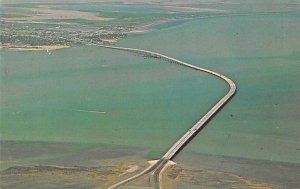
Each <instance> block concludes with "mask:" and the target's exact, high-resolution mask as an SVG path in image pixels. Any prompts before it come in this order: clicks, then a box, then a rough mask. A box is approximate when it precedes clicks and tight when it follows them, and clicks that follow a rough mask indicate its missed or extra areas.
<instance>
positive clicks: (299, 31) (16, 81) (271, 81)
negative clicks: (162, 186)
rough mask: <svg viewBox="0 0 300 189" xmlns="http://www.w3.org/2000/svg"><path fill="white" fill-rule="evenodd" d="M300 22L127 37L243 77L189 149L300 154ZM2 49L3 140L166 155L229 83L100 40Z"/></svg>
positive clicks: (214, 24)
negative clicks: (82, 44)
mask: <svg viewBox="0 0 300 189" xmlns="http://www.w3.org/2000/svg"><path fill="white" fill-rule="evenodd" d="M299 23H300V17H299V15H298V14H295V13H293V14H289V13H281V14H280V13H277V14H269V15H256V16H255V15H248V16H245V15H244V16H223V17H219V18H206V19H200V20H198V21H193V22H188V23H184V24H182V25H175V26H174V27H163V26H160V28H162V30H161V31H160V30H157V31H154V32H148V33H146V34H139V35H132V36H129V37H128V38H127V39H125V40H122V41H121V42H119V43H118V45H121V46H129V47H135V48H142V49H149V50H153V51H156V52H161V53H163V54H166V55H170V56H173V57H176V58H179V59H182V60H185V61H187V62H189V63H193V64H196V65H199V66H202V67H205V68H211V69H212V70H215V71H219V72H221V73H224V74H226V75H228V76H229V77H231V78H232V79H234V80H235V81H236V83H237V85H238V93H237V95H236V96H235V97H234V99H233V100H232V101H231V102H230V103H229V104H228V105H227V106H226V107H225V108H224V109H223V110H222V111H221V112H220V113H219V114H218V115H217V116H216V117H215V118H214V119H213V120H212V121H211V122H210V123H209V125H208V126H207V127H206V128H205V129H204V130H203V131H202V132H201V133H200V134H199V135H198V136H197V137H196V138H195V139H194V140H193V141H192V142H191V143H190V144H189V145H188V146H187V148H186V149H184V151H193V152H200V153H209V154H219V155H230V156H238V157H246V158H256V159H269V160H277V161H286V162H298V163H299V158H298V157H299V156H300V150H299V148H300V141H299V138H300V136H299V133H300V130H299V110H298V109H299V105H300V104H299V102H300V99H299V96H300V88H299V81H300V80H299V79H300V78H299V71H300V69H299V59H300V43H299V39H300V25H299ZM158 29H159V28H158ZM1 57H2V60H1V111H0V117H1V139H2V140H18V141H46V142H75V143H82V144H83V143H88V144H102V143H106V144H121V145H126V146H129V147H141V148H144V149H149V151H150V152H149V154H148V158H158V157H160V156H161V155H162V154H163V152H164V151H165V150H166V149H167V148H168V147H170V146H171V145H172V144H173V142H174V141H175V140H176V139H177V138H179V137H180V136H181V135H182V134H183V133H184V132H185V131H186V129H188V128H189V127H190V126H192V124H193V123H195V121H196V120H197V119H198V118H199V117H200V116H201V115H203V114H204V113H205V112H206V111H207V110H208V108H209V107H211V105H213V104H214V103H215V102H216V100H217V99H218V98H220V97H221V96H222V95H223V94H224V93H225V92H226V89H227V87H226V85H225V83H224V82H222V81H220V80H218V79H216V78H214V77H211V76H209V75H207V74H204V73H198V72H195V71H191V70H189V69H186V68H183V67H180V66H177V65H172V64H168V63H164V62H161V61H159V60H155V59H149V58H144V57H141V56H136V55H133V54H130V53H127V52H122V51H115V50H108V49H103V48H99V47H77V48H70V49H64V50H59V51H54V52H52V54H51V55H49V54H47V53H46V52H9V51H5V50H1ZM2 89H4V90H2ZM84 111H86V112H84ZM89 111H99V112H105V114H104V113H93V112H89ZM184 151H183V152H184Z"/></svg>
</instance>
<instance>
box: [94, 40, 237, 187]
mask: <svg viewBox="0 0 300 189" xmlns="http://www.w3.org/2000/svg"><path fill="white" fill-rule="evenodd" d="M99 46H100V47H105V48H110V49H116V50H123V51H128V52H132V53H137V54H142V55H144V56H148V57H153V58H158V59H161V60H164V61H167V62H171V63H175V64H178V65H181V66H185V67H188V68H190V69H194V70H196V71H201V72H206V73H208V74H211V75H213V76H215V77H218V78H220V79H222V80H224V81H225V82H226V83H227V84H228V86H229V89H228V92H227V93H226V94H225V95H224V96H223V97H222V98H221V99H220V100H218V101H217V102H216V104H214V105H213V106H212V107H211V108H210V109H209V111H208V112H207V113H206V114H205V115H204V116H202V117H201V118H200V119H199V121H197V122H196V123H195V124H194V125H193V126H192V127H191V128H190V129H189V130H187V131H186V132H185V133H184V135H183V136H182V137H181V138H180V139H179V140H177V141H176V142H175V143H174V144H173V146H171V147H170V148H169V150H168V151H167V152H166V153H165V154H164V155H163V156H162V157H161V158H160V159H159V160H158V161H157V162H156V163H154V164H152V165H150V166H149V167H148V168H146V169H145V170H143V171H142V172H140V173H138V174H136V175H134V176H132V177H130V178H127V179H125V180H123V181H120V182H119V183H116V184H114V185H112V186H110V187H109V188H108V189H114V188H117V187H120V186H123V185H125V184H126V183H128V182H130V181H133V180H135V179H137V178H140V177H141V176H144V175H146V174H151V183H152V186H153V187H154V188H162V183H160V180H161V179H160V177H161V171H162V170H163V168H164V167H165V166H166V165H167V163H168V162H169V161H170V160H172V158H174V157H175V156H176V154H177V153H179V152H180V151H181V149H182V148H184V146H185V145H187V144H188V143H189V141H190V140H192V139H193V137H194V136H195V135H196V134H197V133H198V132H199V131H201V129H203V128H204V126H205V125H206V124H207V123H208V122H209V120H210V119H212V118H213V117H214V115H215V114H216V113H217V112H218V111H220V110H221V109H222V107H223V106H224V105H225V104H226V103H227V102H229V100H230V99H231V98H232V97H233V96H234V94H235V93H236V90H237V88H236V85H235V83H234V82H233V81H232V80H231V79H229V78H228V77H226V76H224V75H222V74H220V73H217V72H214V71H211V70H208V69H204V68H200V67H197V66H194V65H192V64H189V63H186V62H183V61H180V60H177V59H175V58H172V57H169V56H166V55H163V54H159V53H156V52H152V51H147V50H142V49H134V48H126V47H117V46H108V45H99Z"/></svg>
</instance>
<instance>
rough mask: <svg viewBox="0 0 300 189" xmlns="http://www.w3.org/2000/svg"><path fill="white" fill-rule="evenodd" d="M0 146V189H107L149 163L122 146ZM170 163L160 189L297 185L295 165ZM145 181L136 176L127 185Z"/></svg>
mask: <svg viewBox="0 0 300 189" xmlns="http://www.w3.org/2000/svg"><path fill="white" fill-rule="evenodd" d="M1 147H2V148H1V149H0V150H1V159H0V161H1V165H2V166H1V167H2V171H0V180H1V183H0V188H7V189H10V188H14V189H16V188H17V189H18V188H20V189H21V188H32V189H35V188H39V189H43V188H45V189H46V188H47V186H51V188H53V189H54V188H67V187H70V186H72V188H75V189H76V188H78V189H79V188H100V189H101V188H107V187H108V186H110V185H112V184H115V183H117V182H118V181H120V180H123V179H126V178H128V177H130V176H132V175H135V174H137V173H138V172H140V171H142V170H144V169H145V168H146V167H148V166H149V164H151V163H153V162H154V161H150V162H147V160H148V159H147V157H146V156H147V151H145V150H142V149H137V148H128V147H125V146H110V145H92V146H89V145H88V146H86V145H83V146H81V145H78V144H65V143H39V142H9V141H7V142H5V141H2V142H1ZM45 157H47V158H45ZM23 160H24V161H23ZM175 162H176V164H175V165H172V166H169V167H168V168H166V169H164V170H163V174H162V175H161V177H160V180H161V181H162V184H163V186H164V188H165V189H168V188H170V189H181V188H189V189H199V188H208V189H209V188H241V189H246V188H247V189H248V188H250V189H251V188H260V189H271V188H274V189H277V188H278V189H280V188H297V186H299V185H300V182H299V179H298V178H299V177H300V165H299V164H292V163H283V162H274V161H266V160H251V159H242V158H233V157H225V156H214V155H206V154H194V153H193V154H191V153H184V154H181V155H179V156H178V157H177V158H175ZM149 184H150V183H149V179H147V178H141V179H140V180H137V181H134V182H132V183H128V186H132V187H137V186H138V187H139V186H143V187H144V186H149ZM48 188H49V187H48ZM140 188H141V187H140Z"/></svg>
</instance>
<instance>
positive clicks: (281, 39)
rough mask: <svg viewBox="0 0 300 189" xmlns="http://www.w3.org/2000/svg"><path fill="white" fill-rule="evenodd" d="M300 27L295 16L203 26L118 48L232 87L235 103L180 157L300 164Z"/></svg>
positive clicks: (200, 23)
mask: <svg viewBox="0 0 300 189" xmlns="http://www.w3.org/2000/svg"><path fill="white" fill-rule="evenodd" d="M299 23H300V17H299V14H294V13H293V14H289V13H276V14H269V15H248V16H245V15H244V16H224V17H219V18H206V19H200V20H198V21H194V22H189V23H185V24H183V25H181V26H178V27H174V28H171V29H169V30H164V32H161V33H160V32H159V31H157V32H154V33H152V34H151V33H149V34H146V35H140V36H132V38H128V39H126V40H123V41H122V42H121V43H120V45H123V46H133V47H139V48H145V49H152V50H156V51H159V52H162V53H165V54H168V55H171V56H173V57H176V58H179V59H182V60H185V61H187V62H190V63H192V64H196V65H199V66H202V67H205V68H210V69H212V70H215V71H219V72H220V73H224V74H225V75H227V76H229V77H231V78H232V79H234V80H235V82H236V83H237V86H238V93H237V95H236V96H235V97H234V98H233V100H232V101H231V102H230V103H229V104H228V105H226V107H225V108H224V109H223V110H222V111H221V112H220V113H219V114H218V115H217V116H216V117H215V118H214V119H213V120H212V121H211V123H210V124H209V125H208V126H207V127H206V128H205V129H204V130H203V131H202V132H201V133H200V134H199V135H198V136H197V137H196V138H195V139H194V140H193V141H192V142H191V143H190V144H189V145H188V146H187V147H186V149H185V150H186V151H194V152H202V153H210V154H220V155H229V156H238V157H246V158H255V159H268V160H277V161H288V162H289V161H290V162H298V163H299V158H298V157H300V150H299V148H300V141H299V138H300V135H299V134H300V128H299V117H300V114H299V107H300V104H299V102H300V99H299V96H300V88H299V86H300V85H299V84H300V82H299V81H300V76H299V73H300V65H299V64H300V43H299V39H300V24H299ZM203 101H205V99H203ZM185 150H184V151H185Z"/></svg>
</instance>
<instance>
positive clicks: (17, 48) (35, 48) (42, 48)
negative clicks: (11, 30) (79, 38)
mask: <svg viewBox="0 0 300 189" xmlns="http://www.w3.org/2000/svg"><path fill="white" fill-rule="evenodd" d="M69 47H70V46H67V45H41V46H5V45H4V46H3V48H6V49H9V50H13V51H53V50H58V49H64V48H69Z"/></svg>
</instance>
